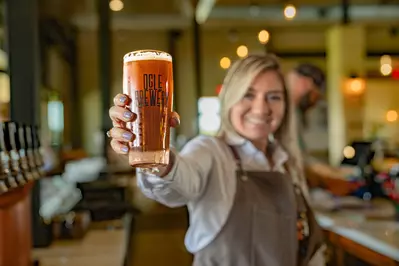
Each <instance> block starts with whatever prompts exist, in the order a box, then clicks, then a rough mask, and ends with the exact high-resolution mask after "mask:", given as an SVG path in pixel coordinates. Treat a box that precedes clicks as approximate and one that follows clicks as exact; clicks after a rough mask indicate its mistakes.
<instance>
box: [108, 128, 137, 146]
mask: <svg viewBox="0 0 399 266" xmlns="http://www.w3.org/2000/svg"><path fill="white" fill-rule="evenodd" d="M109 135H110V137H111V138H113V139H116V140H117V141H119V142H121V143H123V142H129V141H133V140H134V139H135V137H136V136H135V135H134V134H133V133H132V132H130V131H128V130H125V129H123V128H118V127H114V128H112V129H111V130H110V131H109Z"/></svg>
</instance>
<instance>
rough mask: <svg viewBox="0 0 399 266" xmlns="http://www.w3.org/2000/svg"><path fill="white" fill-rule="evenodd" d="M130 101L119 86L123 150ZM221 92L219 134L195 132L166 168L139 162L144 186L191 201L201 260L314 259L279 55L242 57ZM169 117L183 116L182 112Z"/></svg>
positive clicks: (151, 193)
mask: <svg viewBox="0 0 399 266" xmlns="http://www.w3.org/2000/svg"><path fill="white" fill-rule="evenodd" d="M128 101H129V99H127V97H126V96H125V95H118V96H117V97H116V98H115V101H114V102H115V105H116V106H114V107H112V108H111V109H110V116H111V118H112V120H113V121H114V125H116V126H117V127H114V128H113V129H112V130H111V131H110V133H109V135H110V136H111V137H112V138H113V140H112V141H111V146H112V148H113V149H114V150H115V151H116V152H117V153H121V154H124V153H127V151H128V146H127V144H126V141H129V140H131V139H132V138H133V137H134V136H132V135H131V134H129V132H127V131H125V130H123V129H122V128H118V127H119V126H118V125H120V121H125V122H127V121H130V120H132V119H134V114H130V115H127V114H126V113H125V112H126V109H125V105H126V103H127V102H128ZM220 101H221V117H222V123H221V128H220V132H219V134H218V137H204V136H199V137H196V138H194V139H193V140H191V141H190V142H189V143H187V144H186V146H185V147H184V148H183V150H182V151H181V152H180V154H178V153H176V152H172V155H171V162H170V164H169V166H168V167H166V168H160V169H154V170H152V171H147V170H141V171H138V173H137V178H138V184H139V187H140V188H141V190H142V191H143V193H144V194H145V195H146V196H148V197H149V198H152V199H154V200H156V201H158V202H160V203H162V204H165V205H167V206H170V207H177V206H184V205H187V206H188V210H189V213H190V228H189V230H188V232H187V235H186V240H185V243H186V247H187V249H188V250H189V251H190V252H191V253H193V254H194V265H196V266H200V265H205V266H213V265H215V266H216V265H218V266H219V265H226V266H227V265H228V266H255V265H256V266H257V265H259V266H263V265H267V266H285V265H287V266H291V265H292V266H294V265H309V260H310V259H311V257H314V254H315V253H316V250H317V249H318V248H319V247H320V246H321V244H322V241H321V230H320V229H319V227H318V226H317V223H316V222H315V220H314V216H313V215H312V212H311V210H310V209H309V208H308V205H307V204H306V201H305V200H304V198H303V196H302V193H301V191H304V192H305V191H306V184H305V181H304V178H303V176H302V175H301V173H302V168H301V159H300V152H299V148H298V144H297V140H296V137H295V136H296V131H295V125H294V120H293V114H292V109H293V106H292V104H291V102H290V101H289V96H288V91H287V89H286V86H285V84H284V79H283V76H282V74H281V72H280V67H279V64H278V62H277V60H276V59H275V57H273V56H270V55H266V56H264V55H261V56H257V55H251V56H248V57H247V58H245V59H240V60H238V61H237V62H236V63H235V64H234V65H233V66H232V67H231V68H230V70H229V71H228V73H227V76H226V78H225V80H224V83H223V89H222V91H221V93H220ZM124 114H125V115H124ZM171 124H172V126H175V125H178V116H177V114H175V113H174V114H173V115H172V121H171ZM298 263H299V264H298ZM322 264H323V263H322V262H320V261H318V263H317V264H316V265H322Z"/></svg>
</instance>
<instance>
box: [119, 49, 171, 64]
mask: <svg viewBox="0 0 399 266" xmlns="http://www.w3.org/2000/svg"><path fill="white" fill-rule="evenodd" d="M144 60H162V61H168V62H172V56H171V55H170V54H168V53H166V52H162V51H157V50H138V51H133V52H130V53H127V54H125V56H124V57H123V63H128V62H132V61H144Z"/></svg>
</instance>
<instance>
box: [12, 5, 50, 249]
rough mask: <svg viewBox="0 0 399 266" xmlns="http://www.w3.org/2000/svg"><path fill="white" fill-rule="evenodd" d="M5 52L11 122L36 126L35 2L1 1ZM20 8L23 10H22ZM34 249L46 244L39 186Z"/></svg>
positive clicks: (37, 58) (34, 212)
mask: <svg viewBox="0 0 399 266" xmlns="http://www.w3.org/2000/svg"><path fill="white" fill-rule="evenodd" d="M5 4H6V6H5V7H6V8H5V18H6V23H5V24H6V50H7V52H8V60H9V61H8V62H9V67H8V72H9V75H10V86H11V101H10V115H11V119H12V120H14V121H16V122H19V123H25V124H28V125H39V123H40V113H39V111H40V56H39V29H38V23H39V18H38V1H37V0H7V1H5ZM22 7H23V8H22ZM31 206H32V233H33V243H34V246H41V245H46V244H47V243H45V242H47V239H48V238H46V236H48V234H47V232H48V231H47V230H46V227H45V226H44V225H43V222H42V219H41V217H40V214H39V208H40V183H39V182H36V183H35V185H34V187H33V189H32V201H31Z"/></svg>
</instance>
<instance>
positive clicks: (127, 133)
mask: <svg viewBox="0 0 399 266" xmlns="http://www.w3.org/2000/svg"><path fill="white" fill-rule="evenodd" d="M122 137H123V138H124V139H125V140H131V139H132V133H129V132H125V133H123V134H122Z"/></svg>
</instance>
